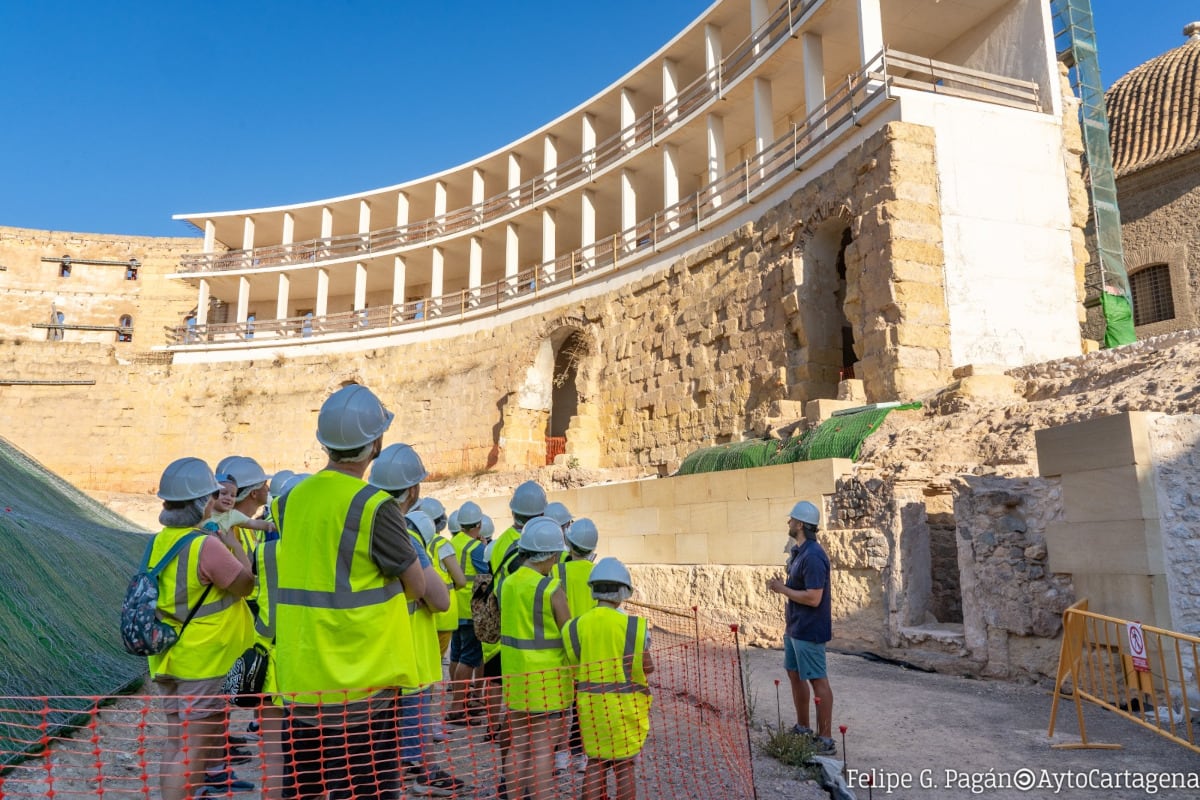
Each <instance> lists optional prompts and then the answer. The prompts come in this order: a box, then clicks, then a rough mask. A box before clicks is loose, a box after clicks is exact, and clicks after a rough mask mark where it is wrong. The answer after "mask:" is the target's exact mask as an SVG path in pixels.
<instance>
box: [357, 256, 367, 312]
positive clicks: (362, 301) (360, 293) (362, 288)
mask: <svg viewBox="0 0 1200 800" xmlns="http://www.w3.org/2000/svg"><path fill="white" fill-rule="evenodd" d="M366 307H367V265H366V264H364V263H363V262H361V261H358V262H355V264H354V310H355V311H361V310H362V309H364V308H366Z"/></svg>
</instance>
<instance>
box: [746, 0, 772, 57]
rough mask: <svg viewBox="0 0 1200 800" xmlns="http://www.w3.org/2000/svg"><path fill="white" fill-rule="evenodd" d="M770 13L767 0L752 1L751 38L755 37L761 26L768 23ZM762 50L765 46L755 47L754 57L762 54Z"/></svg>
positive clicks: (758, 45)
mask: <svg viewBox="0 0 1200 800" xmlns="http://www.w3.org/2000/svg"><path fill="white" fill-rule="evenodd" d="M769 13H770V12H769V10H768V8H767V0H750V35H751V36H753V35H754V33H755V32H756V31H757V30H758V29H759V26H761V25H762V24H763V23H765V22H766V21H767V16H768V14H769ZM762 49H763V46H762V44H761V43H759V44H756V45H754V55H756V56H757V55H758V54H759V53H760V52H762Z"/></svg>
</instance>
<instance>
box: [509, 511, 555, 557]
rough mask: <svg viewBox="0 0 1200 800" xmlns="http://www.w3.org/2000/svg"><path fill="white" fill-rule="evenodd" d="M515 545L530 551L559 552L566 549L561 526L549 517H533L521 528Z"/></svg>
mask: <svg viewBox="0 0 1200 800" xmlns="http://www.w3.org/2000/svg"><path fill="white" fill-rule="evenodd" d="M517 547H519V548H521V549H522V550H527V551H529V552H530V553H561V552H563V551H564V550H566V549H567V546H566V544H564V543H563V532H562V528H560V527H558V523H557V522H555V521H554V520H552V519H550V518H549V517H535V518H534V519H531V520H530V521H529V523H528V524H527V525H526V526H525V527H524V528H522V529H521V538H520V539H518V540H517Z"/></svg>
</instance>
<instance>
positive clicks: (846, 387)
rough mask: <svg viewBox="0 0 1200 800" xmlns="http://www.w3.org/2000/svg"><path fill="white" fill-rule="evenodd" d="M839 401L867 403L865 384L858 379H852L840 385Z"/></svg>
mask: <svg viewBox="0 0 1200 800" xmlns="http://www.w3.org/2000/svg"><path fill="white" fill-rule="evenodd" d="M837 399H838V400H855V401H857V402H860V403H866V402H867V390H866V389H865V388H864V386H863V382H862V381H861V380H858V379H856V378H850V379H848V380H844V381H841V382H839V383H838V396H837Z"/></svg>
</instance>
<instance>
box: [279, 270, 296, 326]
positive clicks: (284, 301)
mask: <svg viewBox="0 0 1200 800" xmlns="http://www.w3.org/2000/svg"><path fill="white" fill-rule="evenodd" d="M291 288H292V279H291V277H290V276H289V275H288V274H287V273H286V272H281V273H279V289H277V290H276V292H275V319H287V316H288V299H289V298H288V294H289V293H290V291H291Z"/></svg>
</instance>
